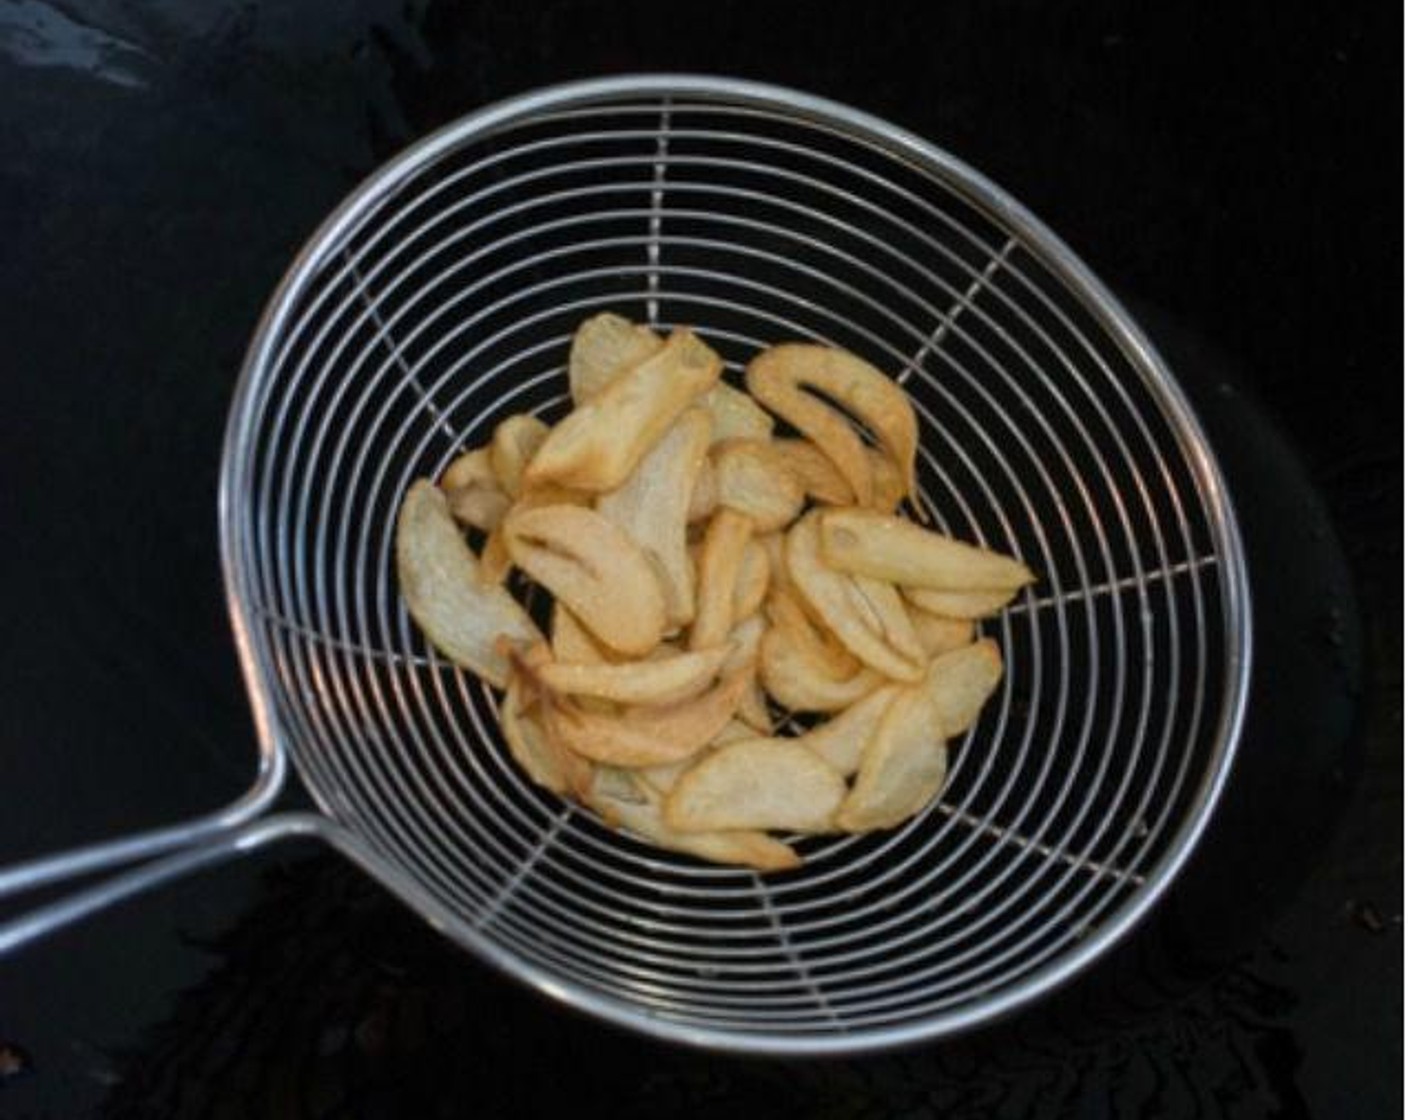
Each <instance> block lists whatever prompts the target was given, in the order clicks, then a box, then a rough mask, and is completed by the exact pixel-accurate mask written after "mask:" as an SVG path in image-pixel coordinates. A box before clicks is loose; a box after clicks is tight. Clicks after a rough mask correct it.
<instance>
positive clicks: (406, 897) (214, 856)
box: [0, 813, 503, 965]
mask: <svg viewBox="0 0 1408 1120" xmlns="http://www.w3.org/2000/svg"><path fill="white" fill-rule="evenodd" d="M296 837H306V838H311V839H317V840H321V841H323V842H324V843H326V844H327V845H328V846H329V847H332V848H334V849H335V850H336V851H338V852H339V853H340V854H341V855H343V856H344V857H345V858H347V859H348V860H350V861H351V862H352V863H353V864H355V865H356V866H357V867H359V868H361V869H362V870H363V871H365V872H367V874H369V875H371V876H372V877H373V878H374V879H376V880H378V881H379V882H380V883H381V885H382V886H383V887H385V888H386V889H387V890H388V891H390V892H391V894H392V895H394V896H395V897H396V898H398V899H400V900H401V901H402V902H403V903H405V904H406V905H407V906H409V907H411V908H412V909H413V910H415V911H417V912H419V914H420V915H421V917H422V918H424V919H425V920H426V921H427V922H428V923H429V924H430V926H431V927H432V928H433V929H437V930H440V931H441V932H444V931H445V930H446V929H447V928H449V927H450V926H451V925H452V924H453V923H454V921H455V916H454V914H453V913H452V912H451V911H450V910H449V909H447V908H446V906H445V904H444V903H443V902H441V901H440V899H438V898H437V897H436V896H435V895H433V894H431V893H430V892H429V891H427V890H426V889H425V888H424V887H423V886H421V884H420V883H418V882H416V881H415V880H414V879H412V878H410V877H409V876H407V875H406V874H405V873H404V872H403V871H402V870H401V869H400V868H398V867H396V866H395V865H394V864H391V863H388V862H387V861H386V860H385V859H383V858H382V857H381V856H380V855H379V854H377V852H375V851H374V850H373V849H372V848H370V847H368V846H367V844H366V843H364V842H363V841H362V840H361V839H359V838H358V837H357V836H355V835H353V834H352V833H351V832H348V831H347V829H345V828H343V827H342V826H341V825H339V824H337V823H336V822H334V821H331V820H329V819H328V818H327V817H323V816H319V815H318V814H316V813H278V814H275V815H274V816H271V817H264V818H262V819H260V820H257V821H253V822H250V823H248V824H243V825H240V826H237V827H232V828H230V829H228V830H227V831H226V833H225V834H224V835H222V836H219V837H217V838H215V839H206V840H204V841H203V842H201V843H198V844H195V845H193V846H190V847H187V848H185V849H184V850H182V851H179V852H177V853H176V854H174V855H169V856H166V857H165V858H163V859H157V860H152V861H150V862H148V863H144V864H141V865H139V866H137V867H135V868H132V869H130V870H128V871H125V872H123V873H121V874H118V875H115V876H113V877H112V878H110V879H106V880H104V881H103V882H101V883H98V884H95V885H94V886H92V887H89V888H87V889H85V890H81V891H78V892H75V893H74V894H71V895H68V896H67V897H65V898H61V899H58V900H57V901H55V902H51V903H48V904H47V905H44V906H40V907H38V908H36V909H34V910H31V911H29V912H28V913H26V914H21V915H20V916H19V917H18V918H14V919H11V920H10V921H8V922H4V923H0V956H4V955H5V954H6V953H8V952H10V951H12V950H14V949H18V948H20V947H21V946H23V945H27V944H29V943H30V942H31V941H36V940H38V939H39V938H41V937H43V936H45V935H46V934H49V933H52V932H53V931H55V930H57V929H59V928H61V927H63V926H66V925H68V924H70V923H72V922H76V921H78V920H80V919H82V918H86V917H88V916H89V915H90V914H95V913H97V912H98V911H99V910H102V909H104V908H106V907H108V906H111V905H112V904H113V903H115V902H121V901H122V900H123V899H126V898H131V897H132V896H133V895H137V894H141V893H142V892H143V891H146V890H149V889H150V888H152V887H156V886H160V885H161V884H162V883H168V882H171V881H172V880H173V879H179V878H181V877H182V876H184V875H188V874H190V873H191V872H193V871H199V870H200V869H202V868H205V867H212V866H214V865H215V864H218V863H223V862H224V861H225V860H227V859H233V858H235V857H237V856H242V855H244V854H245V853H246V852H252V851H254V850H255V849H256V848H261V847H263V846H264V845H265V844H268V843H271V842H273V841H275V840H286V839H290V838H296ZM481 953H482V955H484V956H485V957H487V958H488V959H490V960H493V961H495V962H497V963H499V964H500V965H502V964H503V961H502V960H501V958H500V954H499V953H498V952H497V951H495V950H492V949H490V948H481Z"/></svg>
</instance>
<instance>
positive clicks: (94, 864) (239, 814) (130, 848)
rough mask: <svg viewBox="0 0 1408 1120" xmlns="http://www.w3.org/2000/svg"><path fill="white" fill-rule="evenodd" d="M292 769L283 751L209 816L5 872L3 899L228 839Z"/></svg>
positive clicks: (0, 881) (0, 888)
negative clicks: (218, 838)
mask: <svg viewBox="0 0 1408 1120" xmlns="http://www.w3.org/2000/svg"><path fill="white" fill-rule="evenodd" d="M286 766H287V764H286V763H285V761H284V755H283V752H282V751H273V752H270V753H269V754H267V755H265V757H264V759H263V761H262V763H261V765H260V768H259V773H258V775H257V776H256V777H255V780H254V785H253V786H251V787H250V789H249V791H248V792H247V793H245V794H244V796H243V797H241V798H240V799H239V800H237V801H234V802H231V803H230V804H229V805H227V806H225V808H223V809H219V810H217V811H216V812H214V813H209V814H207V815H206V816H203V817H196V818H194V819H193V820H188V821H182V822H181V823H180V824H173V825H168V826H166V827H165V828H155V829H152V830H151V831H149V832H139V833H136V834H135V835H132V836H124V837H122V838H121V839H120V840H107V841H104V842H103V843H100V844H89V845H88V846H86V847H83V848H74V849H72V850H70V851H67V852H59V853H58V854H56V855H52V856H41V857H40V858H39V859H33V860H29V861H28V862H26V863H17V864H15V865H14V866H12V867H0V898H5V897H7V896H9V895H16V894H22V893H24V892H25V891H30V890H34V889H35V888H37V887H42V886H44V885H45V884H46V883H58V882H62V881H63V880H64V879H72V878H75V877H77V876H79V875H87V874H90V873H92V872H94V871H101V870H103V869H104V868H106V867H117V866H120V865H121V864H124V863H135V862H137V861H138V860H143V859H151V858H152V857H153V856H159V855H161V854H162V853H163V852H170V851H173V850H175V849H177V848H189V847H191V846H192V845H195V844H200V843H202V842H204V841H206V840H208V839H210V838H211V837H213V836H220V835H222V834H224V833H228V832H229V831H231V830H232V829H233V828H235V827H236V826H238V825H241V824H244V822H245V821H248V820H250V819H252V818H253V817H256V816H258V815H259V814H260V813H261V812H263V811H264V809H266V808H267V807H268V806H269V804H270V802H272V801H273V800H274V798H275V797H276V796H278V792H279V789H280V788H281V787H282V786H283V782H284V775H285V771H286ZM0 952H3V946H0Z"/></svg>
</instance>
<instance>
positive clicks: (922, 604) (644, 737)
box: [396, 313, 1034, 871]
mask: <svg viewBox="0 0 1408 1120" xmlns="http://www.w3.org/2000/svg"><path fill="white" fill-rule="evenodd" d="M722 372H723V364H722V362H721V361H720V359H719V356H718V355H717V354H715V353H714V351H713V350H711V349H710V348H709V347H708V346H707V345H706V344H705V343H704V342H702V341H701V340H700V339H699V338H698V337H697V336H696V335H695V334H694V333H693V332H692V331H689V330H685V329H676V330H674V331H672V332H671V333H670V335H669V336H668V337H667V338H661V337H660V336H659V335H658V334H656V333H655V332H654V331H651V330H649V329H648V328H646V327H644V326H639V325H636V324H633V323H631V322H630V321H628V320H626V319H623V318H621V317H620V316H617V315H614V314H610V313H605V314H600V315H596V316H594V317H592V318H590V319H588V320H586V321H585V322H583V323H582V324H581V326H580V327H579V328H578V330H577V332H576V334H575V336H574V338H573V341H572V346H571V352H570V355H569V362H568V373H569V379H570V383H571V394H572V401H573V405H574V407H573V409H572V411H571V412H570V413H569V414H568V415H567V416H566V417H564V418H563V419H562V420H560V421H559V422H558V423H557V424H556V425H554V426H552V427H548V426H547V425H546V424H545V423H544V422H543V421H541V420H539V419H537V418H536V417H533V416H528V415H518V416H512V417H509V418H508V419H506V420H504V421H503V422H502V423H500V424H499V425H498V427H497V428H496V430H495V432H494V435H493V439H492V440H491V442H490V443H489V444H488V445H486V446H484V447H480V448H477V449H476V450H473V451H470V452H468V453H466V454H464V455H462V456H460V457H459V458H458V459H456V460H455V461H454V462H453V463H451V464H450V466H449V467H448V468H447V469H446V470H445V472H444V473H443V475H442V477H441V478H440V480H439V482H438V484H437V483H434V482H431V481H429V480H424V479H422V480H420V481H417V482H415V483H414V484H413V485H412V486H411V488H410V490H409V491H408V492H407V494H406V496H405V500H404V502H403V504H402V507H401V511H400V515H399V520H398V524H397V538H396V560H397V571H398V576H399V580H400V587H401V592H402V595H403V596H404V599H405V602H406V606H407V607H408V609H409V610H410V613H411V616H412V617H413V618H414V619H415V621H416V623H417V624H418V625H419V627H420V629H421V630H422V631H423V632H424V634H425V636H426V637H427V638H428V639H429V640H430V642H431V643H432V644H433V645H434V646H435V647H436V648H437V649H438V650H439V651H440V652H441V653H442V654H444V656H446V657H447V658H449V659H450V660H451V661H453V662H454V663H455V664H457V665H460V666H462V667H464V668H466V669H469V670H471V671H473V672H474V673H476V674H478V675H479V676H480V677H481V678H482V679H483V680H485V681H487V682H488V683H489V684H490V685H492V686H493V687H494V688H496V689H501V690H503V691H504V695H503V697H502V699H501V701H500V705H499V714H500V722H501V726H502V729H503V733H504V739H505V741H506V742H507V744H508V747H509V750H510V751H511V753H512V755H513V757H514V759H515V760H516V761H517V762H518V764H519V765H520V766H521V767H522V769H523V770H524V771H525V772H526V773H527V775H528V776H529V777H530V778H531V779H532V780H533V781H535V782H537V783H538V784H539V785H541V786H544V787H546V788H547V789H549V790H551V791H553V792H554V793H557V794H560V795H563V796H566V797H571V798H574V799H575V800H577V801H579V802H581V803H582V804H584V805H587V806H589V807H590V808H592V809H593V810H594V811H595V812H596V813H597V814H598V815H599V816H600V817H601V818H602V819H603V820H604V821H606V822H607V823H608V824H610V825H613V826H617V827H623V828H626V829H628V830H630V831H631V832H633V833H635V834H636V835H637V836H639V837H641V838H643V839H645V840H647V841H649V842H652V843H654V844H656V845H658V846H660V847H664V848H669V849H673V850H676V851H683V852H688V853H691V854H693V855H695V856H698V857H700V858H703V859H706V860H712V861H715V862H719V863H726V864H736V865H742V866H746V867H751V868H754V869H757V870H762V871H775V870H782V869H786V868H791V867H795V866H797V865H798V864H799V863H800V858H799V856H798V854H797V852H796V851H795V849H794V848H793V847H792V846H791V845H790V844H789V843H788V842H787V841H786V840H785V839H783V838H782V837H780V836H778V835H774V834H778V833H780V834H783V835H794V836H795V835H796V834H806V833H823V832H836V831H845V832H862V831H869V830H872V829H883V828H891V827H893V826H895V825H897V824H899V823H901V822H902V821H904V820H906V819H908V818H909V817H911V816H913V815H914V814H915V813H917V812H919V811H920V810H921V809H923V808H924V807H925V806H926V805H928V804H929V803H930V802H931V801H933V800H934V798H935V797H936V796H937V795H938V793H939V791H940V790H941V788H942V787H943V784H944V780H945V775H946V773H947V743H948V740H950V739H952V738H953V737H955V736H957V735H960V734H962V733H963V732H965V731H966V730H967V729H968V728H969V727H971V726H972V725H973V723H974V722H975V721H976V720H977V718H978V715H979V713H980V711H981V709H982V706H983V704H984V703H985V702H986V700H987V699H988V697H989V696H990V695H991V694H992V692H993V691H994V689H995V688H996V686H997V684H998V682H999V680H1000V678H1001V676H1002V657H1001V654H1000V651H999V649H998V647H997V644H996V643H995V642H994V641H992V640H991V639H990V638H984V639H980V638H978V636H977V628H976V623H975V620H978V619H982V618H985V617H989V616H991V615H993V614H995V613H996V612H998V611H1000V610H1001V609H1002V608H1003V607H1004V606H1005V605H1006V604H1007V603H1009V602H1010V601H1011V600H1012V598H1013V597H1014V596H1015V595H1016V594H1017V593H1018V592H1019V591H1020V590H1021V589H1022V588H1023V587H1024V586H1026V585H1027V584H1029V583H1031V582H1032V580H1033V578H1034V577H1033V575H1032V573H1031V572H1030V571H1029V570H1028V569H1027V568H1026V567H1025V566H1024V565H1022V564H1021V563H1019V562H1018V561H1016V560H1014V559H1012V558H1010V557H1007V556H1003V555H1001V554H998V553H995V552H991V551H987V550H984V549H980V548H977V547H975V546H973V545H971V544H967V543H964V542H961V541H957V540H954V539H952V538H950V537H946V536H943V535H941V534H938V533H935V532H931V531H929V530H926V529H925V528H923V527H922V526H920V525H918V524H916V523H915V522H913V521H911V520H908V519H907V518H905V517H903V516H901V515H900V514H899V513H897V510H898V509H899V507H900V504H901V503H902V502H903V501H904V500H905V499H906V498H908V497H912V496H913V495H914V487H915V481H914V471H915V455H916V452H917V445H918V427H917V424H916V420H915V415H914V410H913V408H912V406H911V405H910V403H909V400H908V398H907V396H906V395H905V393H904V390H903V389H901V388H900V387H899V386H898V385H897V384H896V383H895V382H894V381H893V380H891V379H890V378H888V377H886V376H885V375H884V374H882V373H880V372H879V371H878V370H876V369H875V368H874V367H872V366H870V365H869V364H867V363H866V362H864V361H862V360H860V359H859V358H857V357H855V356H853V355H851V354H848V353H845V352H844V351H841V350H836V349H832V348H829V347H823V346H817V345H811V344H802V343H785V344H782V345H777V346H773V347H770V348H768V349H766V350H763V351H761V352H760V353H758V354H757V355H756V356H755V357H754V358H753V359H752V361H751V362H750V363H749V365H748V367H747V369H746V371H745V376H744V383H745V387H746V391H744V390H743V389H739V388H734V387H733V386H731V385H729V384H728V383H726V382H725V381H723V380H721V375H722ZM779 421H781V423H782V425H785V430H786V431H787V432H788V433H789V434H785V435H784V434H780V433H779V432H778V430H777V429H778V427H779V424H778V422H779ZM862 433H864V435H865V436H866V437H868V438H862ZM471 537H472V538H473V540H475V541H477V542H479V548H478V551H477V552H476V550H475V547H474V545H473V544H472V543H471ZM512 569H517V570H518V571H519V572H520V573H522V575H523V576H524V577H526V580H527V581H530V582H531V584H533V585H536V586H537V587H538V588H541V589H542V590H543V591H545V592H546V593H547V594H548V595H549V596H551V611H550V618H548V619H547V621H548V622H549V634H548V635H547V636H546V637H545V636H544V634H543V633H542V631H541V630H540V628H539V626H538V625H537V624H536V623H535V622H534V621H533V619H532V618H531V617H530V616H529V614H528V612H527V610H525V608H524V606H523V605H522V604H520V602H519V601H518V600H517V599H516V598H515V597H514V595H513V594H512V593H511V592H510V590H509V587H508V576H509V573H510V571H511V570H512ZM779 711H780V712H784V713H786V715H779V714H778V712H779ZM798 717H800V719H799V718H798ZM818 717H820V718H818ZM808 723H810V725H809V726H808ZM784 727H785V728H790V729H793V732H794V733H791V734H783V733H781V731H780V729H781V728H784Z"/></svg>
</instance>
